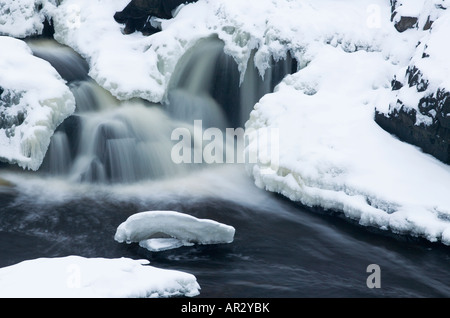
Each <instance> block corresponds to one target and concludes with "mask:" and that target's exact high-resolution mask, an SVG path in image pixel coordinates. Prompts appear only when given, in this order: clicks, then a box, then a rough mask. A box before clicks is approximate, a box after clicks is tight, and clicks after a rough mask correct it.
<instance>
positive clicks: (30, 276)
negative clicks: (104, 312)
mask: <svg viewBox="0 0 450 318" xmlns="http://www.w3.org/2000/svg"><path fill="white" fill-rule="evenodd" d="M148 263H149V262H148V261H147V260H132V259H127V258H120V259H104V258H83V257H79V256H68V257H63V258H40V259H35V260H29V261H24V262H21V263H19V264H16V265H12V266H8V267H4V268H0V297H2V298H10V297H11V298H14V297H19V298H78V297H81V298H144V297H152V298H156V297H173V296H188V297H193V296H196V295H198V294H199V289H200V286H199V285H198V283H197V281H196V278H195V277H194V276H193V275H191V274H187V273H183V272H179V271H173V270H163V269H158V268H155V267H152V266H148V265H147V264H148Z"/></svg>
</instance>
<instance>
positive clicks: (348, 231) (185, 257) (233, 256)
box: [0, 167, 450, 298]
mask: <svg viewBox="0 0 450 318" xmlns="http://www.w3.org/2000/svg"><path fill="white" fill-rule="evenodd" d="M7 176H8V178H9V179H10V180H12V181H14V182H15V183H16V184H17V185H16V186H15V187H13V188H10V187H2V188H0V189H1V191H0V266H1V267H4V266H8V265H13V264H15V263H18V262H20V261H23V260H27V259H34V258H40V257H61V256H68V255H80V256H84V257H105V258H119V257H129V258H133V259H141V258H145V259H148V260H150V262H151V265H152V266H155V267H159V268H166V269H175V270H180V271H185V272H188V273H191V274H193V275H195V276H196V277H197V280H198V283H199V284H200V286H201V292H200V295H199V296H198V297H208V298H209V297H227V298H229V297H264V298H266V297H270V298H281V297H288V298H292V297H302V298H303V297H448V296H450V282H449V278H450V266H448V264H449V262H450V249H449V248H448V247H446V246H443V245H440V244H432V243H429V242H425V241H422V240H418V239H413V238H409V237H402V236H393V235H387V233H384V232H376V231H371V230H370V229H367V228H363V227H360V226H358V225H356V224H352V223H350V222H348V221H346V220H344V219H342V218H340V217H339V215H337V214H331V213H328V212H320V211H312V210H311V209H307V208H305V207H301V206H299V205H296V204H294V203H292V202H290V201H288V200H286V199H283V198H281V197H279V196H277V195H273V194H270V193H266V192H265V191H263V190H260V189H257V188H256V187H254V186H253V183H252V180H250V178H248V177H247V176H246V174H245V172H244V171H243V169H241V167H224V168H217V169H209V170H206V171H200V172H199V173H198V174H196V173H193V174H192V175H188V176H186V177H184V178H183V177H180V178H177V179H174V180H169V181H165V182H157V183H146V184H145V183H143V184H139V185H133V186H114V187H102V186H91V185H89V186H88V185H71V184H68V183H67V182H64V181H58V180H55V179H48V180H45V179H42V178H34V177H30V176H27V175H25V176H20V175H19V174H18V175H15V174H12V175H11V174H7ZM148 210H175V211H179V212H183V213H188V214H191V215H194V216H196V217H200V218H209V219H213V220H216V221H219V222H222V223H225V224H228V225H232V226H233V227H235V229H236V234H235V239H234V242H232V243H230V244H218V245H196V246H191V247H182V248H179V249H175V250H169V251H163V252H149V251H147V250H145V249H143V248H141V247H139V246H138V244H129V245H128V244H119V243H118V242H116V241H114V234H115V231H116V228H117V226H118V225H119V224H120V223H121V222H123V221H124V220H125V219H126V218H127V217H128V216H129V215H131V214H133V213H136V212H142V211H148ZM370 264H377V265H379V266H380V281H381V288H374V289H370V288H368V286H367V283H366V281H367V278H368V276H369V275H371V273H368V272H367V271H366V270H367V267H368V265H370Z"/></svg>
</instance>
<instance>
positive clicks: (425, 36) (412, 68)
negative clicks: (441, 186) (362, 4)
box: [375, 1, 450, 163]
mask: <svg viewBox="0 0 450 318" xmlns="http://www.w3.org/2000/svg"><path fill="white" fill-rule="evenodd" d="M422 2H424V4H423V8H424V9H423V10H422V11H420V10H419V11H418V12H419V13H420V12H422V13H421V14H420V15H418V17H420V18H421V19H422V20H427V21H433V23H432V24H430V26H429V28H427V30H426V31H420V29H419V30H416V31H411V32H416V33H418V34H420V35H421V37H420V38H419V42H418V44H417V48H416V49H415V52H414V54H413V55H412V58H411V60H410V62H409V64H408V65H407V66H405V67H403V68H400V69H399V71H398V72H397V73H396V74H395V75H394V77H393V80H392V91H393V94H392V97H391V101H390V102H389V103H388V106H389V107H386V106H387V105H379V106H378V107H377V113H376V117H375V118H376V121H377V122H378V123H379V124H380V126H381V127H383V128H384V129H385V130H387V131H389V132H391V133H393V134H395V135H397V136H398V137H399V138H400V139H402V140H404V141H407V142H409V143H412V144H414V145H416V146H419V147H420V148H421V149H422V150H423V151H424V152H426V153H429V154H432V155H433V156H435V157H436V158H438V159H440V160H442V161H444V162H446V163H450V99H449V96H450V81H449V78H448V74H449V73H450V62H449V59H448V57H447V55H448V50H449V48H450V46H448V44H447V41H445V40H443V39H445V38H446V36H447V35H448V34H449V32H450V13H449V12H448V10H445V8H446V7H444V4H443V3H441V1H422ZM434 2H439V6H437V5H436V6H434V5H433V6H431V8H433V10H431V9H429V10H427V8H429V7H430V5H431V4H432V3H434ZM405 6H406V4H405ZM430 16H432V17H433V18H432V19H431V20H430V19H429V17H430ZM424 17H426V18H424Z"/></svg>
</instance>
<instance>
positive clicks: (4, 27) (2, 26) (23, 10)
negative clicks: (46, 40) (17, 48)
mask: <svg viewBox="0 0 450 318" xmlns="http://www.w3.org/2000/svg"><path fill="white" fill-rule="evenodd" d="M56 3H57V0H0V35H9V36H13V37H16V38H25V37H27V36H30V35H37V34H41V33H42V31H43V29H44V20H45V19H46V18H49V17H51V15H52V13H53V10H54V9H55V8H56Z"/></svg>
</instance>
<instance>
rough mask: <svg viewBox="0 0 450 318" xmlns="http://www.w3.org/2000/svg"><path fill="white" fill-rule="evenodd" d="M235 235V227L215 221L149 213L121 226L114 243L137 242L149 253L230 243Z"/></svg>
mask: <svg viewBox="0 0 450 318" xmlns="http://www.w3.org/2000/svg"><path fill="white" fill-rule="evenodd" d="M234 234H235V229H234V227H232V226H229V225H226V224H222V223H219V222H216V221H214V220H209V219H198V218H196V217H194V216H191V215H188V214H184V213H180V212H175V211H147V212H140V213H136V214H133V215H131V216H130V217H129V218H128V219H127V220H126V221H125V222H123V223H122V224H120V225H119V226H118V228H117V231H116V234H115V236H114V239H115V240H116V241H117V242H119V243H123V242H127V243H131V242H138V243H139V244H140V246H142V247H144V248H147V249H149V250H152V251H161V250H166V249H171V248H176V247H180V246H186V245H192V244H194V243H195V244H220V243H231V242H233V240H234ZM161 235H163V236H162V237H161Z"/></svg>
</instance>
